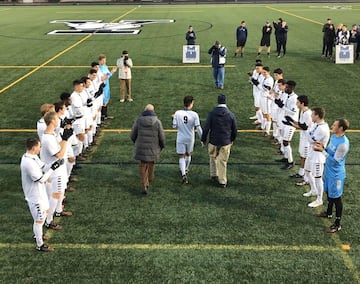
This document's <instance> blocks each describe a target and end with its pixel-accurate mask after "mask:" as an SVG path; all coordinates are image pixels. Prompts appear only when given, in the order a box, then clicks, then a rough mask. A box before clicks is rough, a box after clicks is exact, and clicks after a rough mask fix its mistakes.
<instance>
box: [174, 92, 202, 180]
mask: <svg viewBox="0 0 360 284" xmlns="http://www.w3.org/2000/svg"><path fill="white" fill-rule="evenodd" d="M193 106H194V98H193V97H192V96H186V97H184V109H182V110H178V111H176V112H175V114H174V118H173V128H177V129H178V132H177V136H176V153H177V154H178V155H179V167H180V171H181V176H182V180H183V183H184V184H187V183H189V180H188V177H187V173H188V171H189V166H190V162H191V153H192V152H193V150H194V143H195V130H196V132H197V134H198V136H199V138H200V139H201V135H202V128H201V125H200V119H199V115H198V114H197V113H196V112H195V111H193V110H192V108H193Z"/></svg>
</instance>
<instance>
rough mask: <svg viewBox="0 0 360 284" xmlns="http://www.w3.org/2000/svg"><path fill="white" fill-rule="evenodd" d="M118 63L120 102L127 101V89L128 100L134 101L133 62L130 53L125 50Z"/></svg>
mask: <svg viewBox="0 0 360 284" xmlns="http://www.w3.org/2000/svg"><path fill="white" fill-rule="evenodd" d="M116 65H117V67H118V68H119V80H120V102H121V103H123V102H125V91H126V93H127V101H128V102H132V101H133V99H132V97H131V67H132V66H133V62H132V60H131V58H130V57H129V53H128V52H127V51H126V50H124V51H123V52H122V55H121V57H120V58H119V59H118V60H117V61H116Z"/></svg>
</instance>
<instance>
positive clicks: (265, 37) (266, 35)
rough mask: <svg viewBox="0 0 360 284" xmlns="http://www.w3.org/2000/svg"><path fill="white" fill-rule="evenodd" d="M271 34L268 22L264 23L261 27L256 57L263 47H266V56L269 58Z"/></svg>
mask: <svg viewBox="0 0 360 284" xmlns="http://www.w3.org/2000/svg"><path fill="white" fill-rule="evenodd" d="M271 33H272V27H271V26H270V22H269V21H266V23H265V26H263V27H262V37H261V40H260V45H259V49H258V54H257V56H260V54H261V52H262V50H263V47H264V46H266V54H267V56H268V57H270V36H271Z"/></svg>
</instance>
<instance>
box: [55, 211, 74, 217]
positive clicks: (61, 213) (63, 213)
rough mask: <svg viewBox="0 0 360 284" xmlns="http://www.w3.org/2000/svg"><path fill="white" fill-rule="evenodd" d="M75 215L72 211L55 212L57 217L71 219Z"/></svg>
mask: <svg viewBox="0 0 360 284" xmlns="http://www.w3.org/2000/svg"><path fill="white" fill-rule="evenodd" d="M72 215H73V214H72V212H71V211H61V212H55V213H54V216H55V217H71V216H72Z"/></svg>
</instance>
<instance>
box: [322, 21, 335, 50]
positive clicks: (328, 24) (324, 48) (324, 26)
mask: <svg viewBox="0 0 360 284" xmlns="http://www.w3.org/2000/svg"><path fill="white" fill-rule="evenodd" d="M331 25H332V26H334V25H333V24H332V20H331V19H330V18H328V19H327V21H326V23H325V24H324V25H323V28H322V33H323V47H322V53H321V54H322V55H321V56H322V57H326V55H325V50H326V47H327V33H328V30H329V29H330V26H331Z"/></svg>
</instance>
